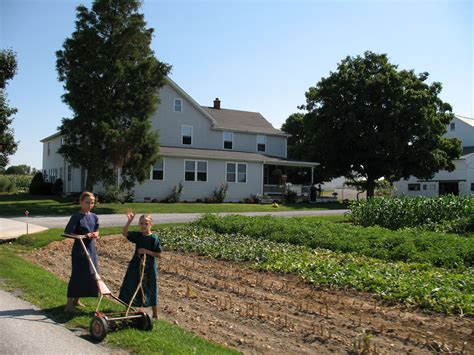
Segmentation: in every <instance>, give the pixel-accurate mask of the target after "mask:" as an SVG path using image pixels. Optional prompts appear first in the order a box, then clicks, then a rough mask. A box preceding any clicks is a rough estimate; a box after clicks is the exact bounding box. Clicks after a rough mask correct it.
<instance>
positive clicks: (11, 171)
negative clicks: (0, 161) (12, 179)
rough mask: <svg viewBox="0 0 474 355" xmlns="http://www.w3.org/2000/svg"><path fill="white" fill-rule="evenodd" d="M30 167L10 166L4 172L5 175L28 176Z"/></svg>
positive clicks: (24, 165) (22, 165) (23, 165)
mask: <svg viewBox="0 0 474 355" xmlns="http://www.w3.org/2000/svg"><path fill="white" fill-rule="evenodd" d="M29 174H31V167H30V166H28V165H26V164H21V165H12V166H9V167H8V168H7V170H5V175H29Z"/></svg>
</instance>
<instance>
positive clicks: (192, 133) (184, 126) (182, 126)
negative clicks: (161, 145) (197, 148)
mask: <svg viewBox="0 0 474 355" xmlns="http://www.w3.org/2000/svg"><path fill="white" fill-rule="evenodd" d="M183 128H191V143H190V144H187V143H183V138H184V137H188V136H184V134H183ZM193 135H194V128H193V126H190V125H185V124H183V125H181V145H185V146H192V145H193V140H194V139H193Z"/></svg>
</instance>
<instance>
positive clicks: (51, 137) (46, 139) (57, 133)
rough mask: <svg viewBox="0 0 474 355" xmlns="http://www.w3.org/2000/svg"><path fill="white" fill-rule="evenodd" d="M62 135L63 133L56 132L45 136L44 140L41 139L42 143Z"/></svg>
mask: <svg viewBox="0 0 474 355" xmlns="http://www.w3.org/2000/svg"><path fill="white" fill-rule="evenodd" d="M60 136H61V133H60V132H56V133H54V134H52V135H50V136H49V137H46V138H43V139H42V140H40V142H41V143H44V142H47V141H50V140H52V139H54V138H57V137H60Z"/></svg>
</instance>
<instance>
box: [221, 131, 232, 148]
mask: <svg viewBox="0 0 474 355" xmlns="http://www.w3.org/2000/svg"><path fill="white" fill-rule="evenodd" d="M226 133H230V134H232V140H231V142H232V148H226V147H225V142H226V140H225V134H226ZM222 148H223V149H224V150H234V132H231V131H222Z"/></svg>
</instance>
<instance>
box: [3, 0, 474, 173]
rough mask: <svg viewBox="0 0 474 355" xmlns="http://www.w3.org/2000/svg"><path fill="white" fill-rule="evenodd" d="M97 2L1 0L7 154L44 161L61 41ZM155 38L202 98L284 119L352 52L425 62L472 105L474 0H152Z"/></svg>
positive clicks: (58, 113) (410, 64)
mask: <svg viewBox="0 0 474 355" xmlns="http://www.w3.org/2000/svg"><path fill="white" fill-rule="evenodd" d="M79 4H84V5H86V6H88V7H90V4H91V1H73V0H0V47H1V48H12V49H13V50H15V51H16V52H17V55H18V56H17V59H18V65H19V71H18V74H17V76H15V78H14V79H13V80H12V81H11V82H10V84H9V85H8V87H7V94H8V98H9V100H10V105H11V106H13V107H16V108H18V113H17V115H16V116H15V117H16V118H15V121H14V124H13V128H14V129H15V136H16V138H17V140H19V141H20V145H19V149H18V152H17V153H16V154H15V155H14V156H13V157H11V162H10V164H11V165H18V164H28V165H30V166H33V167H36V168H41V164H42V162H41V160H42V146H41V143H40V142H39V141H40V139H42V138H45V137H47V136H49V135H51V134H53V133H55V131H56V128H57V127H58V125H59V124H60V122H61V118H62V117H68V116H70V114H71V113H70V111H69V109H68V107H67V106H66V105H65V104H64V103H62V101H61V95H62V94H63V89H62V84H61V83H60V82H58V80H57V72H56V69H55V63H56V57H55V52H56V51H57V50H59V49H61V47H62V44H63V42H64V40H65V39H66V38H67V37H68V36H70V35H71V33H72V32H73V30H74V20H75V8H76V7H77V6H78V5H79ZM142 12H143V13H144V14H145V19H146V21H147V23H148V26H149V27H153V28H154V29H155V38H154V40H153V43H152V48H153V50H154V51H155V54H156V56H157V57H158V58H159V59H160V60H162V61H165V62H167V63H169V64H171V65H172V66H173V69H172V74H171V78H172V79H173V80H174V81H175V82H177V83H178V85H180V86H181V87H182V88H183V89H184V90H185V91H186V92H187V93H188V94H189V95H191V96H192V97H193V98H194V99H195V100H196V101H197V102H198V103H200V104H201V105H209V106H210V105H212V101H213V100H214V98H216V97H219V98H220V99H221V101H222V107H223V108H233V109H241V110H248V111H258V112H260V113H262V114H263V115H264V116H265V117H266V118H267V119H268V120H269V121H270V122H272V124H273V125H274V126H275V127H277V128H280V126H281V124H282V123H283V122H284V121H285V119H286V118H287V117H288V116H289V115H290V114H292V113H294V112H297V111H298V110H297V106H298V105H301V104H303V103H304V99H305V97H304V93H305V92H306V90H307V89H308V88H309V87H310V86H313V85H315V84H316V83H317V82H318V81H319V80H320V79H321V78H322V77H325V76H327V75H328V74H329V72H330V71H334V70H335V69H336V67H337V63H338V62H340V60H341V59H343V58H344V57H346V56H347V55H350V56H355V55H359V54H362V53H363V52H364V51H366V50H371V51H374V52H378V53H387V54H388V56H389V57H390V60H391V62H392V63H394V64H398V65H399V68H400V69H414V70H415V71H416V72H424V71H427V72H429V73H430V78H429V81H430V82H431V81H440V82H441V83H442V84H443V91H442V93H441V98H442V99H443V100H445V101H447V102H449V103H450V104H451V105H452V106H453V111H454V112H455V113H457V114H460V115H463V116H468V117H472V116H473V110H474V107H473V101H474V99H473V72H474V64H473V61H474V55H473V28H474V27H473V2H472V1H457V0H437V1H425V0H418V1H409V0H403V1H357V0H353V1H338V0H335V1H329V0H326V1H317V0H313V1H309V0H305V1H303V0H286V1H279V0H274V1H270V0H254V1H251V0H239V1H225V0H220V1H219V0H214V1H210V0H208V1H205V0H193V1H191V0H188V1H185V0H174V1H168V0H145V1H144V5H143V7H142Z"/></svg>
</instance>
